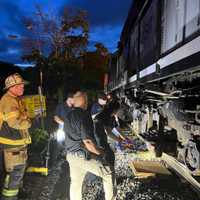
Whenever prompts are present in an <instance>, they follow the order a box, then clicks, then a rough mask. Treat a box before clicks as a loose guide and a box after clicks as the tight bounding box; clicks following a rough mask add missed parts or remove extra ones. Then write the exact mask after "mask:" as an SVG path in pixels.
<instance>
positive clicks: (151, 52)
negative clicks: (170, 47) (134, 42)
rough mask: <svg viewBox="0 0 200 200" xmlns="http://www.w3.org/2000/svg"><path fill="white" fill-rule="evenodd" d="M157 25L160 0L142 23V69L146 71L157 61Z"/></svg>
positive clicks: (146, 14) (155, 2)
mask: <svg viewBox="0 0 200 200" xmlns="http://www.w3.org/2000/svg"><path fill="white" fill-rule="evenodd" d="M157 24H158V0H154V1H152V2H151V4H150V7H149V8H148V9H147V11H146V13H145V14H144V16H143V17H142V18H141V21H140V45H139V52H140V69H144V68H145V67H148V66H149V65H151V64H153V63H154V62H155V61H156V56H157V52H156V51H155V49H156V47H157V42H158V39H157Z"/></svg>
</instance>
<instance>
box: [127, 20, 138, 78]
mask: <svg viewBox="0 0 200 200" xmlns="http://www.w3.org/2000/svg"><path fill="white" fill-rule="evenodd" d="M138 42H139V26H138V24H137V25H135V26H134V27H133V29H132V31H131V36H130V48H129V61H128V73H129V74H128V76H129V77H130V76H133V75H134V74H136V73H137V68H138V65H139V52H138Z"/></svg>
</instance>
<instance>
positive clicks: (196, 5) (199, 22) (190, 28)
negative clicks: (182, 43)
mask: <svg viewBox="0 0 200 200" xmlns="http://www.w3.org/2000/svg"><path fill="white" fill-rule="evenodd" d="M199 29H200V0H192V3H191V0H190V1H186V25H185V37H186V38H187V37H189V36H191V35H192V34H194V33H196V32H197V31H198V30H199Z"/></svg>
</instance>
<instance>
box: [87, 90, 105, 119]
mask: <svg viewBox="0 0 200 200" xmlns="http://www.w3.org/2000/svg"><path fill="white" fill-rule="evenodd" d="M97 98H98V101H97V102H95V103H93V105H92V108H91V115H92V119H94V118H95V116H96V115H97V114H98V113H100V112H101V111H102V110H103V107H104V106H105V105H106V103H107V97H106V95H105V94H104V93H99V94H98V95H97Z"/></svg>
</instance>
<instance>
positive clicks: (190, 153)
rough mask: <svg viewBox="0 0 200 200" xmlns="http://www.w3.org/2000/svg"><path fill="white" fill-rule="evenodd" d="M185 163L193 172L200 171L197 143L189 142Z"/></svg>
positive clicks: (199, 155)
mask: <svg viewBox="0 0 200 200" xmlns="http://www.w3.org/2000/svg"><path fill="white" fill-rule="evenodd" d="M184 162H185V165H186V166H187V168H188V169H189V170H190V171H191V172H195V171H196V170H198V169H199V162H200V152H199V150H198V149H197V145H196V143H195V142H193V141H189V142H188V144H187V145H186V147H185V151H184Z"/></svg>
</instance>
